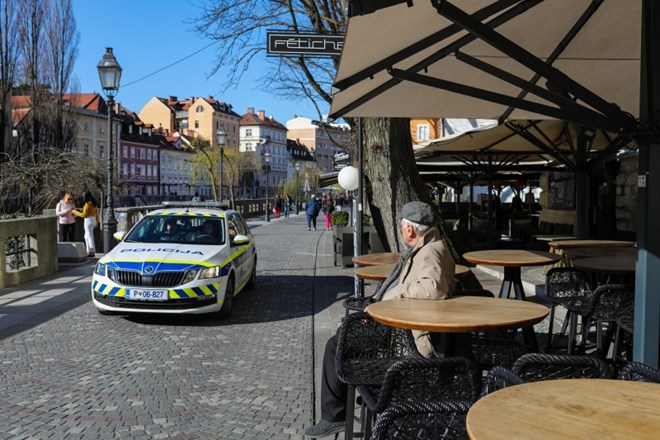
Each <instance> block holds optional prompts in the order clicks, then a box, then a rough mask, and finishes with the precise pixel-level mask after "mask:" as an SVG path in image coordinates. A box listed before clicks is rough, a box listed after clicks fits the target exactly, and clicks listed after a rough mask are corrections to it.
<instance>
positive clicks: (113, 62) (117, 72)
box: [96, 47, 122, 254]
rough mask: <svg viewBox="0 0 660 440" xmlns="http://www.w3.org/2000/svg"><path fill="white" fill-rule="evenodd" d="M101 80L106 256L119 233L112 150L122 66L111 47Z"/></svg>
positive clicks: (101, 64)
mask: <svg viewBox="0 0 660 440" xmlns="http://www.w3.org/2000/svg"><path fill="white" fill-rule="evenodd" d="M96 69H97V70H98V72H99V79H100V80H101V88H103V92H104V94H105V97H106V98H107V100H108V191H107V192H108V199H107V202H106V209H107V210H106V213H105V216H104V219H103V252H105V253H106V254H107V253H108V252H110V251H111V250H112V248H113V247H115V241H114V237H113V235H114V234H115V232H117V219H115V203H114V195H113V193H112V174H113V171H114V164H113V159H114V157H113V150H112V114H113V111H114V107H115V95H117V92H118V91H119V82H120V80H121V70H122V69H121V66H120V65H119V63H118V62H117V59H116V58H115V56H114V54H113V53H112V48H111V47H106V48H105V53H104V54H103V58H101V61H100V62H99V64H98V65H97V66H96Z"/></svg>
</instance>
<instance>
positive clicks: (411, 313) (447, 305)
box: [365, 296, 549, 333]
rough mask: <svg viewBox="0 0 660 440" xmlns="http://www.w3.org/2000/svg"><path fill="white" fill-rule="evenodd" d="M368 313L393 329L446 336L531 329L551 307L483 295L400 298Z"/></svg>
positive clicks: (380, 303)
mask: <svg viewBox="0 0 660 440" xmlns="http://www.w3.org/2000/svg"><path fill="white" fill-rule="evenodd" d="M365 311H366V312H367V313H368V314H369V315H370V316H371V317H372V318H374V319H375V320H376V321H378V322H380V323H381V324H385V325H389V326H391V327H398V328H406V329H410V330H426V331H430V332H443V333H462V332H478V331H493V330H506V329H513V328H520V327H527V326H530V325H533V324H536V323H538V322H540V321H542V320H543V319H544V318H545V317H546V316H547V315H548V312H549V311H548V308H547V307H545V306H543V305H541V304H536V303H533V302H529V301H518V300H515V299H503V298H488V297H479V296H457V297H454V298H449V299H446V300H426V299H411V298H400V299H399V298H398V299H391V300H387V301H379V302H376V303H373V304H370V305H369V306H367V308H366V309H365Z"/></svg>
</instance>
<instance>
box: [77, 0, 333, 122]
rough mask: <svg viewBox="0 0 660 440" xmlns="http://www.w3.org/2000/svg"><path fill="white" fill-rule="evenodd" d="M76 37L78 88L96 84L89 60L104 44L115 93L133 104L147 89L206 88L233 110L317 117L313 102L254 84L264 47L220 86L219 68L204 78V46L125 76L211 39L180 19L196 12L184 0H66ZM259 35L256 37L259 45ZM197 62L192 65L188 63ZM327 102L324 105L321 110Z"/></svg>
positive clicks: (208, 55) (94, 60)
mask: <svg viewBox="0 0 660 440" xmlns="http://www.w3.org/2000/svg"><path fill="white" fill-rule="evenodd" d="M72 3H73V8H74V14H75V16H76V22H77V27H78V31H79V32H80V42H79V47H78V58H77V60H76V63H75V67H74V75H75V76H76V77H77V79H78V81H79V84H80V92H81V93H92V92H102V90H101V85H100V82H99V77H98V73H97V70H96V65H97V64H98V63H99V61H100V60H101V57H102V56H103V54H104V52H105V48H106V47H112V48H113V52H114V54H115V57H116V58H117V61H118V62H119V65H120V66H121V67H122V69H123V71H122V77H121V86H120V89H119V94H118V95H117V97H116V98H115V101H117V102H120V103H121V104H122V105H123V106H124V107H126V108H128V109H130V110H133V111H135V112H139V111H140V109H141V108H142V107H143V106H144V105H145V104H146V103H147V101H149V99H151V98H152V97H154V96H158V97H167V96H170V95H173V96H177V97H178V98H179V99H183V98H187V97H191V96H195V97H199V96H203V97H206V96H209V95H211V96H213V97H214V98H216V99H217V100H220V101H224V102H227V103H229V104H231V105H232V106H233V109H234V111H235V112H236V113H238V114H239V115H242V114H245V113H247V109H248V107H253V108H254V110H255V111H258V110H265V112H266V115H267V116H271V117H274V118H275V119H276V120H277V121H279V122H281V123H282V124H284V123H285V122H286V121H287V120H288V119H291V118H293V117H294V116H295V115H299V116H305V117H309V118H312V119H318V113H317V112H316V110H315V109H314V107H313V106H311V105H310V104H308V103H307V102H305V101H297V100H296V101H286V100H283V99H282V98H281V97H276V96H274V95H271V94H269V93H268V92H267V91H265V90H260V84H259V82H258V78H259V76H260V75H261V71H262V69H261V68H260V65H261V66H263V64H265V59H266V55H265V53H264V55H263V58H262V59H261V60H259V64H254V65H253V66H252V67H251V69H250V70H251V72H254V74H252V75H250V72H248V74H246V75H244V76H243V79H242V81H241V84H240V86H239V87H237V88H231V89H228V90H227V91H223V90H222V83H223V76H222V75H223V74H226V72H223V71H222V70H220V71H218V73H216V75H215V76H213V77H211V78H208V79H207V76H208V74H209V73H210V72H211V69H212V66H213V60H214V59H215V50H214V47H213V46H211V47H209V48H207V49H205V50H202V51H201V52H199V53H197V54H196V55H193V56H192V57H190V58H188V59H187V60H185V61H183V62H181V63H178V64H176V65H175V66H172V67H169V68H167V69H165V70H164V71H161V72H159V73H156V74H154V75H153V76H150V77H149V78H146V79H143V80H140V81H138V82H135V83H134V84H130V83H132V82H134V81H136V80H139V79H140V78H143V77H145V76H147V75H150V74H152V73H154V72H156V71H158V70H160V69H161V68H163V67H165V66H168V65H169V64H172V63H173V62H175V61H178V60H181V59H182V58H185V57H187V56H189V55H191V54H193V53H195V52H197V51H198V50H200V49H202V48H203V47H205V46H208V45H209V44H210V43H211V41H210V40H206V39H203V38H202V37H200V36H199V35H198V34H196V33H195V32H194V31H193V30H192V25H191V24H189V23H186V22H187V21H189V20H190V19H192V18H194V17H196V16H197V15H199V10H198V9H197V8H196V7H195V6H192V5H191V4H190V3H189V2H188V0H138V1H136V0H113V1H107V0H106V1H99V0H73V2H72ZM265 45H266V41H264V46H265ZM193 66H197V68H193ZM327 110H328V109H326V112H327Z"/></svg>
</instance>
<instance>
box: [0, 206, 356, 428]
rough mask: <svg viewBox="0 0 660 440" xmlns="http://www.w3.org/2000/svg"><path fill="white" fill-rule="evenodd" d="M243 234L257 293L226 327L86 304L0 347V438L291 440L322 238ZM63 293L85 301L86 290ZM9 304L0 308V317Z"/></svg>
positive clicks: (294, 222)
mask: <svg viewBox="0 0 660 440" xmlns="http://www.w3.org/2000/svg"><path fill="white" fill-rule="evenodd" d="M251 226H252V230H253V233H254V234H255V238H256V243H257V250H258V255H259V261H258V281H257V287H256V288H255V289H254V290H252V291H244V292H242V293H241V294H240V295H239V296H237V298H236V302H235V308H234V313H233V316H232V318H231V319H229V320H226V321H221V320H220V321H216V320H213V319H211V318H207V317H204V316H190V317H176V316H172V317H162V316H158V317H153V316H132V317H123V316H101V315H99V314H98V313H97V312H96V310H95V309H94V307H93V306H92V304H91V301H89V300H88V301H86V302H85V303H84V304H83V305H81V306H78V307H75V308H72V309H71V310H69V311H66V312H65V313H63V314H60V315H59V316H56V317H54V318H53V319H50V320H47V321H46V322H43V323H41V324H39V325H37V326H36V327H33V328H29V329H27V330H24V331H22V332H17V333H15V334H13V335H12V336H10V337H7V338H6V339H4V340H2V341H0V356H1V359H2V370H1V371H2V372H1V375H0V378H1V381H0V396H1V397H0V409H1V411H0V426H2V429H1V432H0V438H2V439H28V438H33V439H41V438H54V439H65V438H66V439H76V438H80V439H83V438H84V439H101V438H131V439H141V438H144V439H157V438H181V439H198V438H199V439H206V438H209V439H210V438H213V439H242V438H245V439H256V438H263V439H288V438H302V432H303V430H304V428H305V427H306V426H308V425H309V424H310V423H311V422H312V420H313V419H314V413H313V401H314V391H313V390H314V380H313V371H314V370H313V367H314V363H313V332H314V322H313V320H314V317H313V314H314V312H313V306H314V300H313V293H314V275H315V270H316V269H315V263H316V260H317V258H316V254H317V247H319V246H322V245H323V243H325V241H326V240H330V241H331V232H325V231H324V232H321V231H317V232H314V231H312V232H307V231H306V228H305V226H304V219H303V216H299V217H292V218H290V219H288V220H284V219H279V220H277V221H273V222H271V223H269V224H266V225H264V224H263V223H262V222H259V224H257V225H255V224H254V223H253V222H252V223H251ZM328 235H329V236H330V238H328V237H327V236H328ZM83 269H86V270H89V268H83ZM72 270H73V269H72ZM78 270H80V269H78ZM67 273H68V272H61V273H60V274H59V276H60V277H62V276H64V275H66V274H67ZM349 280H350V278H349ZM56 281H57V280H56V279H55V280H51V282H50V284H51V285H52V284H55V283H56ZM83 281H86V280H83ZM47 285H48V283H46V284H45V286H47ZM20 287H21V288H23V286H20ZM42 287H44V285H42ZM71 289H74V290H73V291H72V290H71ZM71 289H69V291H66V289H65V292H64V293H63V294H66V295H75V296H84V298H88V296H89V283H88V282H78V283H76V284H71ZM14 290H15V289H14ZM46 290H47V288H46ZM35 292H38V289H32V290H30V291H28V294H27V295H28V296H33V295H37V294H38V293H35ZM11 293H12V291H11V290H10V289H5V290H3V291H1V292H0V295H2V296H0V300H4V299H5V298H6V296H5V294H10V295H9V296H11V297H14V296H15V295H11ZM14 293H18V292H14ZM19 302H20V301H18V300H15V301H13V302H11V303H8V302H6V301H3V302H2V303H0V304H2V308H3V309H4V311H3V312H2V313H3V315H4V316H2V317H1V318H0V320H2V319H5V318H7V319H9V318H8V317H7V315H6V314H7V313H8V310H9V309H10V307H12V306H17V305H19V304H17V303H19ZM21 325H23V326H24V327H25V326H26V323H22V324H21Z"/></svg>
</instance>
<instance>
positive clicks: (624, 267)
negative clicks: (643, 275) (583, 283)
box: [573, 255, 637, 275]
mask: <svg viewBox="0 0 660 440" xmlns="http://www.w3.org/2000/svg"><path fill="white" fill-rule="evenodd" d="M636 262H637V256H635V255H617V256H612V257H594V258H579V259H577V260H575V261H573V266H575V267H577V268H578V269H580V270H586V271H588V272H600V273H608V274H612V275H629V274H633V273H635V263H636Z"/></svg>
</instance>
